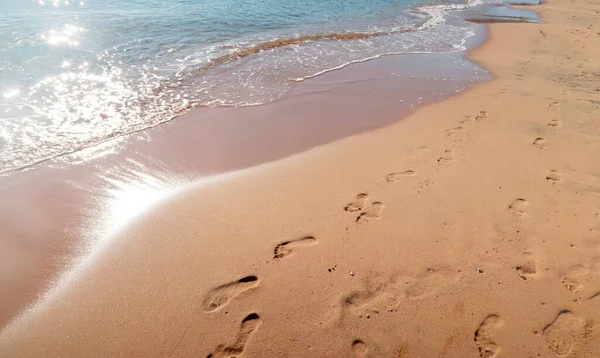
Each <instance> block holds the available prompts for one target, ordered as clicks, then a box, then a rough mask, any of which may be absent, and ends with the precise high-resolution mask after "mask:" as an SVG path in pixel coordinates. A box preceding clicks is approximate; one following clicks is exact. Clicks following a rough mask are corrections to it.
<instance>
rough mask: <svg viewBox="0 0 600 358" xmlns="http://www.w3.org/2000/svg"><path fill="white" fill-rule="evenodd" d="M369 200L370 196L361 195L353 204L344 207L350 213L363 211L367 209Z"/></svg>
mask: <svg viewBox="0 0 600 358" xmlns="http://www.w3.org/2000/svg"><path fill="white" fill-rule="evenodd" d="M368 198H369V195H367V194H366V193H360V194H358V195H357V196H356V199H355V200H354V201H353V202H351V203H350V204H348V205H346V206H345V207H344V210H346V211H349V212H355V211H361V210H363V209H364V208H365V205H366V203H367V199H368Z"/></svg>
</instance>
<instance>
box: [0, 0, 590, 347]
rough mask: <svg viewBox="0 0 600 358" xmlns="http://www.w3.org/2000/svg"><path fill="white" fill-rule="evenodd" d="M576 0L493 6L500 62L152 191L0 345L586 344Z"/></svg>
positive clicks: (585, 8) (491, 43)
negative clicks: (340, 125) (383, 121)
mask: <svg viewBox="0 0 600 358" xmlns="http://www.w3.org/2000/svg"><path fill="white" fill-rule="evenodd" d="M571 6H572V5H571V4H569V3H567V2H566V1H562V0H558V1H556V2H553V3H551V4H544V5H543V6H541V7H540V8H539V12H540V13H541V15H542V17H543V18H544V20H545V21H547V22H546V23H544V24H542V25H530V24H492V25H490V32H489V40H488V41H487V42H486V43H485V44H484V45H483V46H480V47H479V48H477V49H475V50H474V51H472V52H470V53H469V58H470V59H471V60H474V61H477V62H478V63H480V64H484V66H485V68H486V69H487V70H488V71H489V72H490V73H492V74H494V77H495V79H494V80H493V81H489V82H485V83H480V84H478V85H477V86H475V87H473V88H472V89H471V90H468V91H465V92H462V93H460V94H459V95H457V96H453V97H452V98H450V99H446V100H443V101H439V102H436V103H434V104H430V105H427V106H424V107H422V108H420V109H419V110H418V111H416V112H415V113H414V114H413V115H411V116H409V117H407V118H406V119H405V120H402V121H398V122H396V123H394V124H391V125H388V126H385V127H383V128H379V129H375V130H372V131H369V132H366V133H362V134H358V135H354V136H351V137H346V138H344V139H341V140H338V141H335V142H333V143H330V144H327V145H324V146H318V147H314V148H313V149H311V150H309V151H306V152H302V153H299V154H296V155H294V156H292V157H288V158H286V159H285V160H280V161H277V162H273V163H269V164H264V165H261V166H260V167H259V168H254V169H251V170H249V171H248V172H245V173H242V174H241V175H239V176H230V177H226V178H223V179H222V180H220V181H219V182H218V183H212V184H207V185H205V186H203V187H200V188H194V189H193V190H190V191H187V192H186V193H185V195H179V196H176V197H171V198H169V199H167V200H165V201H163V202H161V204H160V205H159V206H158V207H156V208H154V209H152V210H150V211H149V212H147V213H146V214H145V215H143V216H142V217H140V218H139V219H138V220H136V221H135V222H133V223H131V224H130V225H128V226H127V227H126V228H124V230H123V231H121V232H120V233H119V234H118V237H116V238H115V240H114V243H113V245H111V246H110V247H108V248H107V249H106V250H105V251H104V252H103V253H102V255H101V259H100V260H98V262H97V263H95V264H94V265H91V266H89V267H87V268H86V270H85V272H82V276H81V277H79V278H76V279H74V280H72V281H71V282H69V286H68V289H65V290H64V291H63V292H62V293H61V295H60V296H59V297H54V298H52V299H50V300H49V301H47V302H46V304H47V309H46V310H44V311H41V312H38V313H37V315H36V316H35V317H33V316H29V317H27V316H25V317H23V318H22V319H21V320H20V321H18V322H15V324H14V325H12V326H10V327H9V329H7V330H5V331H3V334H2V336H1V337H0V352H6V353H7V354H8V355H11V354H24V353H25V352H27V354H31V355H32V356H33V355H36V352H37V353H39V354H41V353H42V352H46V353H48V352H60V353H61V354H66V355H86V354H87V355H89V354H91V353H97V352H100V351H101V352H104V353H106V354H108V355H117V354H121V355H148V354H154V355H172V356H190V355H196V356H197V355H204V356H207V355H210V354H212V356H217V357H218V356H226V355H227V354H233V353H236V354H238V355H241V354H244V355H245V356H351V355H354V356H389V357H413V356H426V357H430V356H440V357H465V356H477V354H479V355H480V356H500V355H503V356H526V355H536V354H537V355H540V356H553V355H558V356H566V355H573V356H595V355H597V354H598V353H599V352H600V329H599V325H598V323H599V322H600V317H598V299H597V298H598V297H600V296H598V294H597V292H598V291H597V290H598V289H600V281H599V279H598V275H597V273H599V272H600V242H599V241H598V236H597V235H598V234H597V232H598V230H600V219H599V217H598V215H599V212H600V195H599V194H598V193H600V175H599V174H598V173H597V169H596V168H598V164H599V163H598V161H599V160H598V159H596V157H594V155H593V154H594V153H597V150H598V149H599V148H598V144H597V139H598V137H600V128H599V126H598V124H597V123H595V122H594V119H595V117H594V114H595V113H598V110H600V108H598V106H597V104H595V102H594V98H597V97H595V96H597V92H598V90H600V89H599V88H597V84H596V83H597V82H594V79H597V77H596V76H598V74H597V73H596V72H594V68H593V63H594V61H593V60H594V59H598V54H597V53H594V51H593V49H594V45H596V44H597V43H598V36H596V35H595V32H597V29H594V28H593V24H595V23H596V24H597V23H598V22H597V21H598V18H599V15H598V14H600V8H599V7H598V5H597V4H594V3H591V2H585V3H584V4H581V3H580V4H578V5H577V6H578V7H579V8H578V9H577V10H576V11H573V8H572V7H571ZM527 26H529V27H527ZM594 30H596V31H594ZM507 48H508V49H510V51H506V50H507ZM561 56H563V57H561ZM590 59H591V60H592V61H590ZM557 74H558V75H557ZM100 287H101V288H102V289H99V288H100ZM88 332H93V334H88ZM64 337H68V338H69V339H66V338H64ZM236 337H237V338H236Z"/></svg>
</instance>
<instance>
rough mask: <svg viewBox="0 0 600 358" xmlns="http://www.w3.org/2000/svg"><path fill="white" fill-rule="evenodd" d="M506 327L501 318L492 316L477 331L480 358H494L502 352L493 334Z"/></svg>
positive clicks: (476, 340) (476, 338)
mask: <svg viewBox="0 0 600 358" xmlns="http://www.w3.org/2000/svg"><path fill="white" fill-rule="evenodd" d="M503 325H504V320H503V319H502V318H500V316H498V315H495V314H491V315H489V316H487V317H486V318H485V319H484V320H483V322H481V325H479V328H478V329H477V330H476V331H475V345H476V346H477V349H479V357H481V358H492V357H495V356H497V355H498V352H500V346H498V344H497V343H496V342H494V339H493V338H492V335H491V334H492V332H493V331H494V330H496V329H498V328H500V327H502V326H503Z"/></svg>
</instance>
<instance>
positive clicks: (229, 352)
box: [207, 313, 262, 358]
mask: <svg viewBox="0 0 600 358" xmlns="http://www.w3.org/2000/svg"><path fill="white" fill-rule="evenodd" d="M261 323H262V322H261V319H260V317H259V316H258V314H256V313H251V314H249V315H248V316H246V318H244V319H243V320H242V326H241V327H240V331H239V333H238V336H237V338H236V340H235V343H234V344H233V345H231V346H229V347H227V346H225V345H220V346H218V347H217V348H216V349H215V351H214V352H213V353H211V354H209V355H208V357H207V358H237V357H241V356H242V355H243V354H244V352H245V351H246V346H247V345H248V341H249V340H250V338H251V337H252V335H253V334H254V332H255V331H256V330H257V329H258V327H259V326H260V324H261Z"/></svg>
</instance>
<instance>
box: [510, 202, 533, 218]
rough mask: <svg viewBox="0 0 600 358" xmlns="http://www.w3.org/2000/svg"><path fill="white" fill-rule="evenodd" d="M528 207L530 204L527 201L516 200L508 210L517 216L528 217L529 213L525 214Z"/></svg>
mask: <svg viewBox="0 0 600 358" xmlns="http://www.w3.org/2000/svg"><path fill="white" fill-rule="evenodd" d="M528 206H529V202H528V201H527V200H525V199H521V198H519V199H516V200H515V201H513V202H512V204H510V205H509V206H508V208H509V209H510V211H512V212H513V213H514V214H515V215H518V216H525V215H527V212H525V209H526V208H527V207H528Z"/></svg>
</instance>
